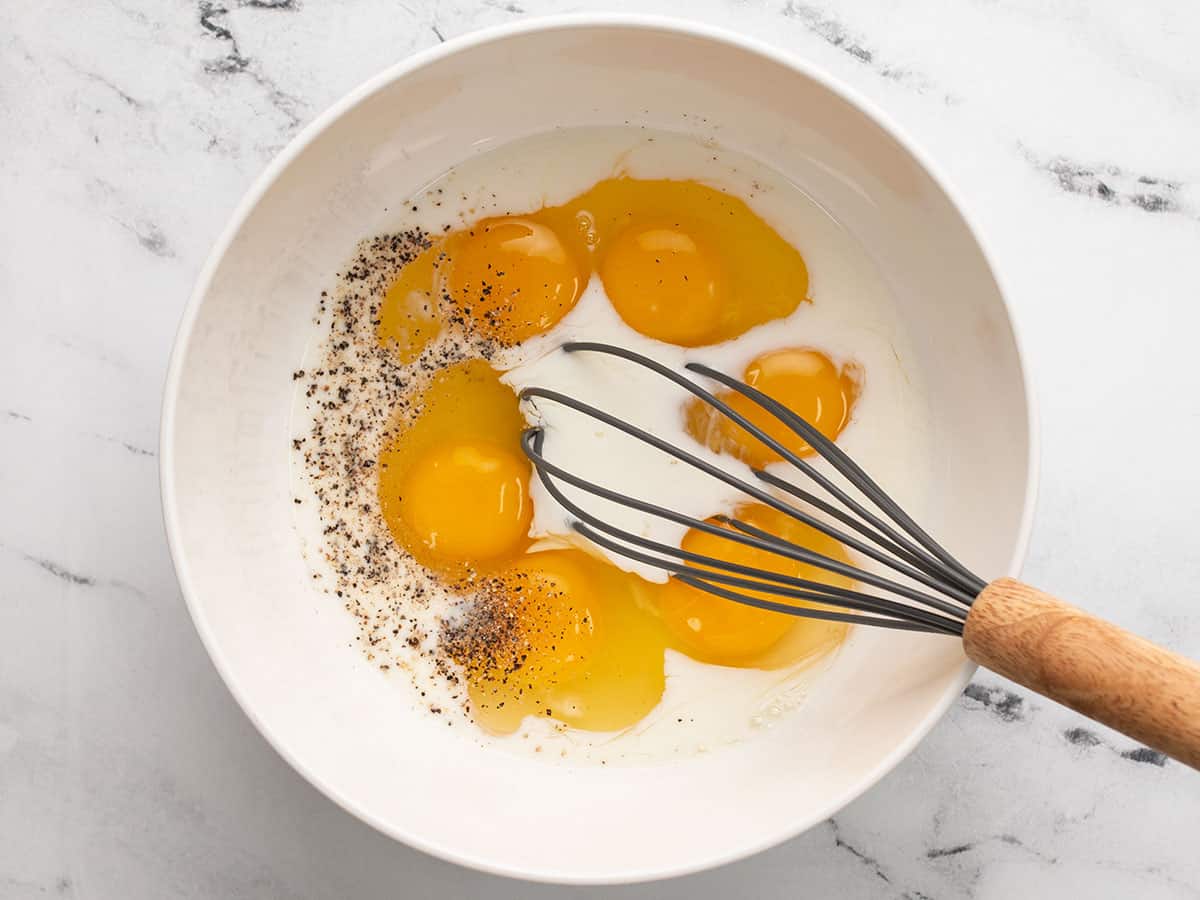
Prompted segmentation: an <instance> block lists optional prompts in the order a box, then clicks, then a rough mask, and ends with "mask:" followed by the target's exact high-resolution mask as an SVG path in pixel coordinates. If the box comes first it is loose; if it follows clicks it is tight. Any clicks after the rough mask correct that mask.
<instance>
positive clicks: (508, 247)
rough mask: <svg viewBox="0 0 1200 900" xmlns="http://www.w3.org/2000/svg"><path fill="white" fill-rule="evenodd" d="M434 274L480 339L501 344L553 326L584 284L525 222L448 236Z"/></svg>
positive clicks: (548, 232)
mask: <svg viewBox="0 0 1200 900" xmlns="http://www.w3.org/2000/svg"><path fill="white" fill-rule="evenodd" d="M439 268H440V269H441V270H442V271H443V273H444V275H443V277H444V281H443V284H444V288H443V289H444V291H445V293H446V296H447V297H448V298H449V300H450V301H451V302H452V303H453V304H454V305H455V306H456V307H457V308H458V309H459V310H460V311H461V312H462V314H463V315H464V316H468V317H470V319H471V321H472V322H473V323H474V327H476V328H477V329H478V330H479V331H480V333H482V334H484V335H485V336H487V337H491V338H495V339H497V340H499V341H502V342H504V343H506V344H515V343H519V342H521V341H523V340H525V339H526V338H530V337H532V336H533V335H535V334H540V333H541V332H543V331H546V330H548V329H549V328H551V327H552V326H554V325H555V324H556V323H557V322H558V321H559V320H560V319H561V318H562V317H563V316H565V315H566V314H567V313H568V312H570V311H571V308H572V307H573V306H574V305H575V301H576V300H578V299H579V295H580V293H581V292H582V290H583V287H584V285H585V284H586V283H587V278H586V276H585V274H584V272H582V271H581V269H580V266H579V265H578V263H577V262H576V260H575V258H574V256H573V255H572V254H571V252H570V251H569V250H568V249H567V246H566V244H564V242H563V241H562V239H560V238H559V236H558V235H557V234H556V233H555V231H554V230H553V229H552V228H550V227H548V226H547V225H544V224H542V223H541V222H538V221H535V220H534V219H533V218H526V217H508V218H501V219H485V220H484V221H482V222H480V223H478V224H477V225H475V226H473V227H472V228H470V229H468V230H467V231H465V232H459V233H458V234H455V235H452V236H451V237H450V238H449V239H448V240H447V242H446V245H445V247H444V248H443V250H442V260H441V262H440V263H439Z"/></svg>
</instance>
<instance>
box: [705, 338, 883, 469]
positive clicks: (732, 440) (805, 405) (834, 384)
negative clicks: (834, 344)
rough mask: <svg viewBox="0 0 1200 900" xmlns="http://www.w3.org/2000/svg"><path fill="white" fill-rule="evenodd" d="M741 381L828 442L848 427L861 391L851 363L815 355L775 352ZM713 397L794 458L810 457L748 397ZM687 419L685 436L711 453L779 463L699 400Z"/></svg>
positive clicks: (810, 352) (757, 462) (857, 372)
mask: <svg viewBox="0 0 1200 900" xmlns="http://www.w3.org/2000/svg"><path fill="white" fill-rule="evenodd" d="M742 380H743V381H745V382H746V384H748V385H750V386H751V387H753V388H757V389H758V390H760V391H762V392H763V393H764V394H766V395H767V396H768V397H770V398H771V399H772V400H776V401H778V402H779V403H781V404H783V405H784V406H786V407H787V408H788V409H790V410H791V411H792V412H794V413H796V414H797V415H799V416H800V417H801V418H802V419H804V420H805V421H807V422H808V423H809V424H810V425H812V426H813V427H814V428H816V429H817V431H819V432H820V433H821V434H823V435H825V437H827V438H829V439H830V440H831V441H832V440H836V439H837V436H838V435H839V434H841V432H842V429H843V428H845V427H846V425H847V424H848V423H849V422H850V417H851V415H852V413H853V411H854V404H855V402H856V401H857V400H858V395H859V392H860V391H861V389H862V370H861V369H860V368H859V367H858V366H856V365H853V364H851V365H847V366H843V367H842V368H841V369H839V368H838V367H837V366H836V365H834V363H833V362H832V361H831V360H830V359H829V357H827V356H826V355H825V354H823V353H821V352H819V351H817V350H809V349H790V350H776V351H774V352H772V353H766V354H764V355H762V356H760V357H758V358H757V359H755V360H754V361H753V362H752V363H750V365H749V366H747V367H746V371H745V373H744V374H743V376H742ZM717 396H718V399H720V400H722V401H724V402H725V403H727V404H728V405H729V406H730V407H731V408H732V409H733V410H734V411H735V412H737V413H740V414H741V415H743V416H744V417H745V418H747V419H749V420H750V422H751V424H753V425H755V426H757V427H758V428H760V429H762V430H763V431H765V432H766V433H767V434H768V435H770V436H771V437H773V438H774V439H775V440H776V441H778V442H779V443H780V444H782V445H783V446H784V447H786V448H787V449H788V450H790V451H791V452H792V453H794V454H796V455H797V456H811V455H812V454H813V453H814V452H815V451H814V450H813V448H812V447H810V446H809V445H808V443H807V442H806V441H805V440H804V439H803V438H801V437H800V436H799V435H798V434H796V433H795V432H794V431H792V429H791V428H789V427H788V426H787V425H785V424H784V423H783V422H781V421H780V420H779V419H777V418H775V416H773V415H772V414H771V413H769V412H767V411H766V410H765V409H763V408H762V407H761V406H759V405H758V404H757V403H755V402H754V401H752V400H750V399H749V398H747V397H744V396H742V395H741V394H739V393H737V392H736V391H727V392H723V393H720V394H718V395H717ZM686 420H687V429H688V433H689V434H691V435H692V437H694V438H695V439H696V440H698V441H699V442H700V443H702V444H704V445H705V446H707V447H708V448H709V449H711V450H715V451H717V452H719V453H728V454H730V455H732V456H736V457H737V458H738V459H740V460H742V461H743V462H746V463H748V464H749V465H752V466H765V465H768V464H770V463H773V462H779V461H780V460H782V459H783V457H782V456H780V455H779V454H778V453H776V452H775V451H774V450H772V449H771V448H770V447H768V446H767V445H766V444H764V443H763V442H762V441H760V440H759V439H758V438H756V437H754V436H753V435H751V434H750V432H748V431H746V429H744V428H742V426H740V425H738V424H736V423H734V422H733V421H732V420H731V419H729V418H727V417H726V416H724V415H722V414H721V413H719V412H717V411H716V410H715V409H713V408H712V407H711V406H709V405H708V404H706V403H704V402H703V401H701V400H692V401H690V402H689V403H688V405H687V410H686Z"/></svg>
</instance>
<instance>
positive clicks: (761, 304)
mask: <svg viewBox="0 0 1200 900" xmlns="http://www.w3.org/2000/svg"><path fill="white" fill-rule="evenodd" d="M559 209H560V210H561V212H558V211H557V210H544V211H543V212H544V213H547V214H550V215H551V216H558V218H559V220H560V221H561V220H562V219H564V218H565V217H566V216H567V215H570V216H571V217H572V219H573V220H574V225H575V233H576V234H580V233H582V234H583V235H584V236H585V237H587V238H588V239H589V240H590V241H591V244H590V246H591V247H592V249H593V254H594V257H595V259H596V268H597V271H599V273H600V278H601V281H602V282H603V283H604V290H605V293H607V294H608V296H609V298H610V299H611V300H612V303H613V306H614V307H615V308H616V310H617V312H618V313H620V315H621V317H622V318H623V319H624V320H625V322H626V323H627V324H628V325H629V326H630V327H631V328H633V329H635V330H637V331H640V332H641V333H642V334H645V335H647V336H649V337H652V338H656V339H658V340H661V341H667V342H669V343H674V344H682V345H683V346H686V347H696V346H700V345H703V344H715V343H718V342H720V341H727V340H730V339H732V338H735V337H737V336H738V335H740V334H743V333H745V332H746V331H748V330H749V329H751V328H753V327H754V326H755V325H761V324H762V323H764V322H769V321H770V320H772V319H777V318H780V317H782V316H786V315H788V314H789V313H791V312H792V311H794V310H795V309H796V307H797V306H799V305H800V304H801V303H803V302H804V301H805V300H807V299H808V269H807V267H806V266H805V264H804V258H803V257H802V256H801V255H800V253H799V252H798V251H797V250H796V249H795V248H794V247H792V246H791V244H789V243H788V242H787V241H785V240H784V239H783V238H782V237H780V235H779V233H778V232H776V231H775V229H774V228H772V227H771V226H770V225H768V224H767V223H766V222H764V221H763V220H762V219H761V218H760V217H759V216H758V215H757V214H756V213H755V212H754V211H753V210H752V209H750V207H749V206H747V205H746V203H745V202H744V201H742V200H741V199H739V198H737V197H734V196H733V195H731V194H727V193H725V192H723V191H720V190H717V189H716V188H712V187H709V186H708V185H704V184H701V183H699V182H697V181H672V180H668V179H654V180H644V179H636V178H610V179H607V180H605V181H601V182H599V183H598V184H596V185H595V186H594V187H592V188H591V189H590V190H588V191H587V192H586V193H584V194H581V195H580V196H579V197H577V198H575V199H574V200H572V201H571V202H570V203H567V204H566V205H565V206H564V207H560V208H559ZM566 224H567V223H565V222H564V223H563V225H562V226H560V227H563V228H565V227H566Z"/></svg>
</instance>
